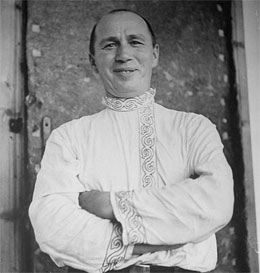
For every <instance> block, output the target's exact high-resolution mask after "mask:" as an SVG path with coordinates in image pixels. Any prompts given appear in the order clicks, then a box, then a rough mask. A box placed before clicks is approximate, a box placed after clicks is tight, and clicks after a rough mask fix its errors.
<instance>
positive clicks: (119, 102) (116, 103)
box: [104, 88, 156, 112]
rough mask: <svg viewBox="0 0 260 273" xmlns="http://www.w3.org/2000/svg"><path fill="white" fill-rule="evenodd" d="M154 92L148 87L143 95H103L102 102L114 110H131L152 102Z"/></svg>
mask: <svg viewBox="0 0 260 273" xmlns="http://www.w3.org/2000/svg"><path fill="white" fill-rule="evenodd" d="M155 92H156V91H155V89H153V88H150V89H149V90H148V91H146V92H145V93H144V94H143V95H141V96H138V97H134V98H129V99H122V98H111V97H104V103H105V105H106V106H107V107H108V108H110V109H112V110H115V111H121V112H128V111H133V110H137V109H139V108H141V107H143V106H145V105H146V104H148V103H149V102H152V101H153V100H154V96H155Z"/></svg>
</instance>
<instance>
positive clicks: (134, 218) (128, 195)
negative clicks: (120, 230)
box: [115, 191, 147, 244]
mask: <svg viewBox="0 0 260 273" xmlns="http://www.w3.org/2000/svg"><path fill="white" fill-rule="evenodd" d="M132 195H133V192H130V191H122V192H118V193H116V194H115V196H116V200H117V204H118V206H119V209H120V211H121V213H122V214H124V218H125V219H126V221H127V226H128V227H129V232H128V236H129V244H137V243H145V242H146V241H147V240H146V233H145V229H144V226H143V220H142V217H141V216H140V215H139V214H138V212H137V210H136V208H135V207H134V206H133V202H132Z"/></svg>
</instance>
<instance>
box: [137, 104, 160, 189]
mask: <svg viewBox="0 0 260 273" xmlns="http://www.w3.org/2000/svg"><path fill="white" fill-rule="evenodd" d="M139 119H140V146H141V147H140V155H141V158H140V160H141V172H142V174H141V179H142V186H143V187H144V188H147V187H152V186H155V183H156V179H155V174H156V163H155V162H156V158H155V156H156V152H155V143H156V140H155V124H154V112H153V103H150V104H148V105H147V106H145V107H143V108H140V109H139Z"/></svg>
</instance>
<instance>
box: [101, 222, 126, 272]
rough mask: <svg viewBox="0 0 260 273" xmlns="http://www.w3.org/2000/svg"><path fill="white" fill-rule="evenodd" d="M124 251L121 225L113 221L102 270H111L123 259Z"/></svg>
mask: <svg viewBox="0 0 260 273" xmlns="http://www.w3.org/2000/svg"><path fill="white" fill-rule="evenodd" d="M125 253H126V247H124V245H123V242H122V227H121V225H120V224H119V223H115V224H114V227H113V231H112V234H111V238H110V241H109V246H108V248H107V252H106V258H105V260H104V262H103V265H102V271H103V272H107V271H110V270H113V269H114V268H115V266H116V265H117V264H118V263H119V262H121V261H123V260H124V259H125Z"/></svg>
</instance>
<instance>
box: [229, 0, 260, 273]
mask: <svg viewBox="0 0 260 273" xmlns="http://www.w3.org/2000/svg"><path fill="white" fill-rule="evenodd" d="M232 4H233V8H232V13H233V14H232V17H233V52H234V61H235V67H236V84H237V92H238V103H239V112H240V120H241V138H242V148H243V158H244V183H245V195H246V219H247V223H246V225H247V242H248V260H249V261H248V262H249V267H250V272H259V264H258V250H257V231H256V207H255V189H254V177H253V162H252V148H251V128H250V118H249V98H248V82H247V66H246V53H245V37H244V18H243V5H242V1H233V3H232Z"/></svg>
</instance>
